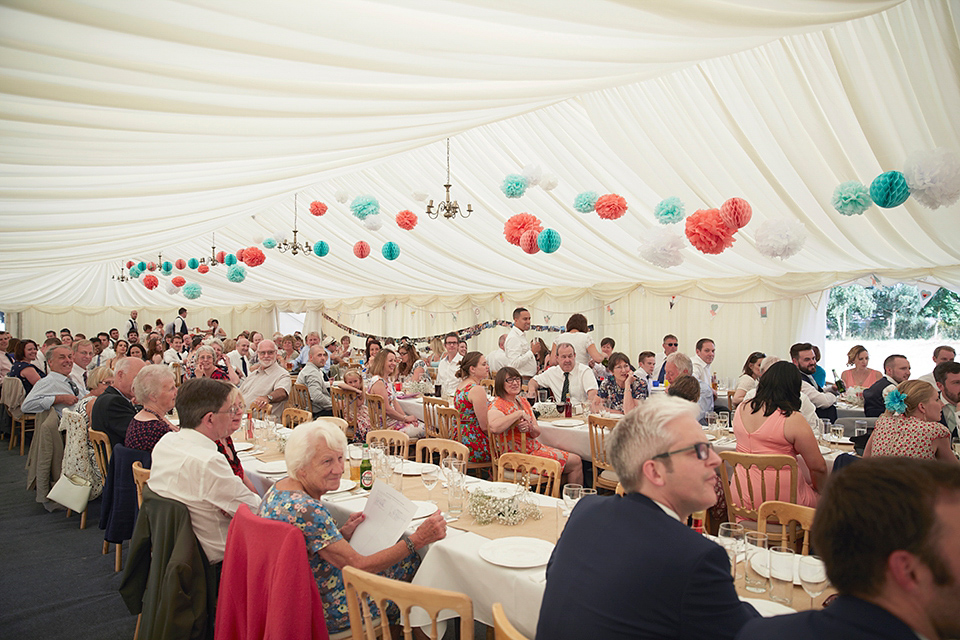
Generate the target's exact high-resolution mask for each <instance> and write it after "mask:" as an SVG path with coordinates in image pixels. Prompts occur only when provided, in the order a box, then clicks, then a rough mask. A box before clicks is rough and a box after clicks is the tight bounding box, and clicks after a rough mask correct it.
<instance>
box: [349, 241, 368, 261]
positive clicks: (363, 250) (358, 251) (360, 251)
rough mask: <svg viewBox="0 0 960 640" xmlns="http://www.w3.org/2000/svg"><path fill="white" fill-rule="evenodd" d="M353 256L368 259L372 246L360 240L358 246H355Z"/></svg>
mask: <svg viewBox="0 0 960 640" xmlns="http://www.w3.org/2000/svg"><path fill="white" fill-rule="evenodd" d="M353 255H355V256H357V257H358V258H361V259H363V258H366V257H367V256H368V255H370V245H368V244H367V243H366V242H364V241H363V240H360V241H359V242H357V244H355V245H353Z"/></svg>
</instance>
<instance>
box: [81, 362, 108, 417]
mask: <svg viewBox="0 0 960 640" xmlns="http://www.w3.org/2000/svg"><path fill="white" fill-rule="evenodd" d="M112 384H113V369H111V368H110V367H108V366H106V365H101V366H99V367H97V368H96V369H94V370H93V371H91V372H90V373H89V374H87V391H88V392H89V393H87V395H86V396H84V397H83V398H81V399H80V402H78V403H77V413H79V414H80V415H81V416H83V421H84V422H85V423H86V425H87V426H88V427H89V426H90V416H91V415H93V403H94V402H96V400H97V398H99V397H100V394H102V393H103V392H104V391H106V390H107V387H109V386H110V385H112Z"/></svg>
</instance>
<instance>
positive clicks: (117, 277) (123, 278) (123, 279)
mask: <svg viewBox="0 0 960 640" xmlns="http://www.w3.org/2000/svg"><path fill="white" fill-rule="evenodd" d="M110 277H111V278H113V279H114V280H116V281H117V282H126V281H127V280H133V278H131V277H130V276H128V275H127V274H126V273H124V271H123V263H122V262H121V263H120V275H116V274H114V275H112V276H110Z"/></svg>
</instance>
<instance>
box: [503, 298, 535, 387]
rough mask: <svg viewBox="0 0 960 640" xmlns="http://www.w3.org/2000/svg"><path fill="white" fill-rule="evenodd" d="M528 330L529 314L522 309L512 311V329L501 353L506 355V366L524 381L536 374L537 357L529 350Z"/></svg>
mask: <svg viewBox="0 0 960 640" xmlns="http://www.w3.org/2000/svg"><path fill="white" fill-rule="evenodd" d="M529 328H530V312H529V311H527V310H526V309H524V308H523V307H518V308H516V309H514V310H513V327H512V328H511V329H510V332H509V333H507V338H506V340H504V342H503V351H504V352H505V353H506V354H507V365H508V366H511V367H513V368H514V369H516V370H517V373H519V374H520V375H521V376H522V377H523V379H524V380H529V379H530V378H532V377H533V376H535V375H536V373H537V357H536V356H535V355H533V351H532V350H531V349H530V341H529V340H527V337H526V331H527V329H529Z"/></svg>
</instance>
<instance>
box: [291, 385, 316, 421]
mask: <svg viewBox="0 0 960 640" xmlns="http://www.w3.org/2000/svg"><path fill="white" fill-rule="evenodd" d="M290 393H291V396H292V397H291V399H290V401H291V403H292V406H293V408H294V409H302V410H303V411H309V412H310V415H313V404H312V403H311V402H310V390H309V389H307V386H306V385H303V384H297V383H293V386H292V388H291V390H290Z"/></svg>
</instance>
